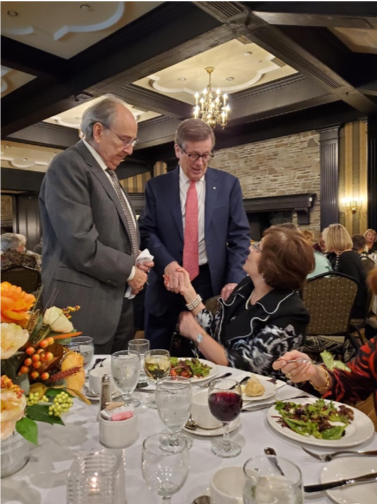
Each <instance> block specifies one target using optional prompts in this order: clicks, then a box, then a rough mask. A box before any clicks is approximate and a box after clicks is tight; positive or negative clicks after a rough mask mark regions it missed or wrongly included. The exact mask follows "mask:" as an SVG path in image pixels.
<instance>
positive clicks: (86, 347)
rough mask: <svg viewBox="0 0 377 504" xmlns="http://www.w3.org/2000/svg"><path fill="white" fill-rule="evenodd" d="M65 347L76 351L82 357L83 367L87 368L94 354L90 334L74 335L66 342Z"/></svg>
mask: <svg viewBox="0 0 377 504" xmlns="http://www.w3.org/2000/svg"><path fill="white" fill-rule="evenodd" d="M64 346H65V348H67V349H68V350H72V351H73V352H77V353H79V354H80V355H82V356H83V357H84V364H83V368H84V369H85V371H86V370H87V369H88V367H89V364H90V363H91V362H92V359H93V355H94V343H93V338H92V337H90V336H75V337H74V338H72V340H71V341H70V342H69V343H66V344H65V345H64Z"/></svg>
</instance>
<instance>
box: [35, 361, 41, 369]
mask: <svg viewBox="0 0 377 504" xmlns="http://www.w3.org/2000/svg"><path fill="white" fill-rule="evenodd" d="M41 366H42V363H41V361H35V362H33V368H35V369H38V368H39V367H41Z"/></svg>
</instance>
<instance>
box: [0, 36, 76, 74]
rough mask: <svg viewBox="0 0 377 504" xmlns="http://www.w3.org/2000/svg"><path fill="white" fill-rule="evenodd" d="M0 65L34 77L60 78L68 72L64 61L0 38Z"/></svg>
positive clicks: (11, 40) (5, 38) (3, 37)
mask: <svg viewBox="0 0 377 504" xmlns="http://www.w3.org/2000/svg"><path fill="white" fill-rule="evenodd" d="M1 64H2V65H3V66H7V67H9V68H13V69H14V70H19V71H20V72H24V73H27V74H29V75H35V76H36V77H58V78H61V77H62V76H63V75H65V74H66V72H67V71H68V66H69V63H68V61H67V60H66V59H64V58H60V57H59V56H55V55H54V54H50V53H47V52H45V51H42V50H41V49H36V48H35V47H32V46H29V45H26V44H22V43H21V42H18V41H17V40H13V39H11V38H8V37H5V36H3V35H2V36H1Z"/></svg>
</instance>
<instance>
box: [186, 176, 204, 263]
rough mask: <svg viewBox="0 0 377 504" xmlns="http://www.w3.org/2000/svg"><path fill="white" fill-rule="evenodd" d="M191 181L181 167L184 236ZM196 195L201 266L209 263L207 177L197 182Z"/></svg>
mask: <svg viewBox="0 0 377 504" xmlns="http://www.w3.org/2000/svg"><path fill="white" fill-rule="evenodd" d="M190 182H191V180H190V179H189V178H188V177H187V176H186V175H185V173H184V171H183V170H182V168H181V167H179V196H180V200H181V212H182V224H183V236H184V234H185V221H186V199H187V193H188V190H189V187H190ZM195 187H196V193H197V195H198V241H199V265H200V266H201V265H203V264H206V263H207V262H208V256H207V250H206V242H205V237H204V215H205V200H206V183H205V175H203V177H202V178H201V179H200V180H198V181H196V182H195Z"/></svg>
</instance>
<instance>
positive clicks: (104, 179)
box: [76, 141, 136, 240]
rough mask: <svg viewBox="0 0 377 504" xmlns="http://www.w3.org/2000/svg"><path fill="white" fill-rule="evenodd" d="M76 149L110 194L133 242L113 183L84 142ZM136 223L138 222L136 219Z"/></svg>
mask: <svg viewBox="0 0 377 504" xmlns="http://www.w3.org/2000/svg"><path fill="white" fill-rule="evenodd" d="M76 148H77V150H78V151H79V153H80V155H81V156H82V158H83V159H84V160H85V162H86V163H87V164H88V165H89V166H90V167H91V172H92V173H93V175H94V176H95V177H96V178H97V179H98V181H99V182H100V183H101V185H102V187H103V188H104V189H105V191H106V193H107V194H108V196H109V197H110V199H111V200H112V201H113V203H114V205H115V207H116V209H117V212H118V214H119V217H120V219H121V221H122V223H123V225H124V228H125V230H126V232H127V234H128V237H129V239H130V240H131V237H130V232H129V229H128V226H127V221H126V217H125V215H124V212H123V208H122V205H121V204H120V201H119V198H118V196H117V195H116V192H115V189H114V187H113V185H112V183H111V182H110V180H109V179H108V178H107V176H106V173H105V172H104V171H103V170H102V168H101V167H100V166H99V164H98V163H97V161H96V160H95V159H94V157H93V156H92V155H91V153H90V152H89V150H88V149H87V148H86V146H85V144H84V143H83V142H82V141H81V142H79V143H78V144H76ZM123 192H124V191H123ZM127 200H128V202H129V199H128V198H127ZM131 208H132V205H131ZM132 211H133V212H134V210H133V208H132ZM134 215H135V214H134ZM135 221H136V217H135Z"/></svg>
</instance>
